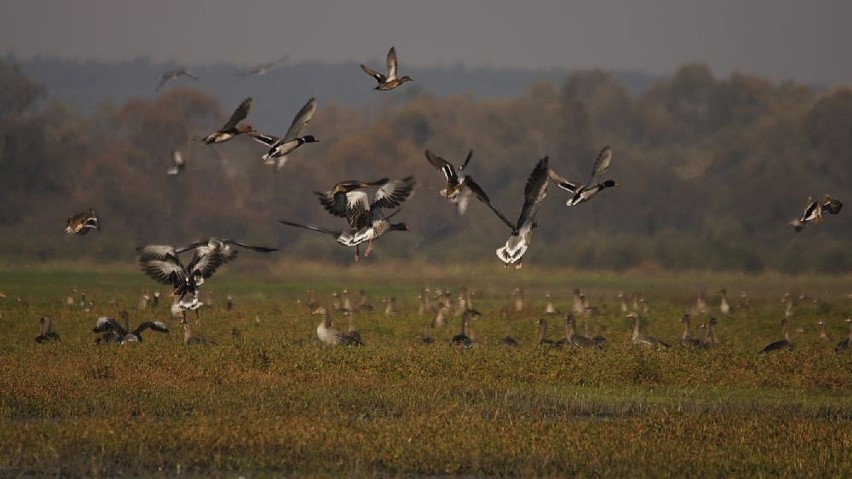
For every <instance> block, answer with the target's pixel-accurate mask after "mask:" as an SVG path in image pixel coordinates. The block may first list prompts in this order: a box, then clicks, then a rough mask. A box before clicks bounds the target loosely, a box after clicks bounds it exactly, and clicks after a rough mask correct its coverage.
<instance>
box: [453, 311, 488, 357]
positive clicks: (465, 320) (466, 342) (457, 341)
mask: <svg viewBox="0 0 852 479" xmlns="http://www.w3.org/2000/svg"><path fill="white" fill-rule="evenodd" d="M474 316H475V317H477V318H478V317H481V316H482V314H481V313H480V312H479V311H477V310H475V309H469V310H467V311H465V312H464V314H462V319H461V332H459V334H456V335H455V336H453V337H452V339H451V340H450V344H452V345H453V346H456V347H460V348H466V349H469V348H472V347H473V340H472V339H471V338H470V336H469V335H468V329H469V328H470V320H471V318H473V317H474Z"/></svg>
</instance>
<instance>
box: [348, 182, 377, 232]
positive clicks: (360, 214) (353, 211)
mask: <svg viewBox="0 0 852 479" xmlns="http://www.w3.org/2000/svg"><path fill="white" fill-rule="evenodd" d="M376 194H378V193H376ZM346 219H347V221H348V222H349V226H350V227H351V228H352V229H354V230H360V229H361V228H364V227H367V226H370V225H371V224H372V222H373V219H372V215H371V213H370V200H369V199H368V198H367V193H366V192H364V191H361V190H354V191H350V192H348V193H346Z"/></svg>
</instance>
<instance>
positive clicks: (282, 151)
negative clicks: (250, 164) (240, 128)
mask: <svg viewBox="0 0 852 479" xmlns="http://www.w3.org/2000/svg"><path fill="white" fill-rule="evenodd" d="M316 111H317V99H316V98H314V97H311V98H309V99H308V102H307V103H305V105H304V106H302V108H301V109H300V110H299V112H298V113H296V116H295V117H293V122H292V123H290V127H289V128H287V132H286V133H284V136H283V137H281V138H278V137H275V136H272V135H267V134H265V133H259V132H252V133H250V134H249V136H251V137H252V138H254V140H255V141H257V142H258V143H261V144H263V145H265V146H266V147H267V148H268V151H267V152H266V154H264V155H263V156H261V157H260V159H261V160H263V163H264V164H265V165H269V166H274V167H275V171H278V170H280V169H281V168H284V165H285V164H287V160H288V159H289V157H288V156H287V155H289V154H290V153H292V152H293V151H294V150H295V149H296V148H298V147H300V146H302V145H304V144H305V143H316V142H318V141H319V140H318V139H317V138H316V137H315V136H313V135H305V136H299V133H301V131H302V129H303V128H304V127H305V125H307V124H308V123H309V122H310V121H311V119H312V118H313V117H314V113H316Z"/></svg>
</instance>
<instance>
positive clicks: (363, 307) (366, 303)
mask: <svg viewBox="0 0 852 479" xmlns="http://www.w3.org/2000/svg"><path fill="white" fill-rule="evenodd" d="M358 298H359V299H358V310H359V311H372V310H373V305H372V303H370V298H369V297H367V292H366V291H364V290H363V289H360V290H358Z"/></svg>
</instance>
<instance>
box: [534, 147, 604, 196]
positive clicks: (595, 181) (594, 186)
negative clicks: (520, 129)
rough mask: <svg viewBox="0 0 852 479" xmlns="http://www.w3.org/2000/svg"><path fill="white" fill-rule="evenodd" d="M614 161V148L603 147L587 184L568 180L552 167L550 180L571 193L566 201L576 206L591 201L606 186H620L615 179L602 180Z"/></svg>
mask: <svg viewBox="0 0 852 479" xmlns="http://www.w3.org/2000/svg"><path fill="white" fill-rule="evenodd" d="M611 161H612V149H611V148H610V147H609V146H605V147H603V149H602V150H601V152H600V153H599V154H598V158H597V160H595V164H594V166H593V167H592V174H591V175H590V176H589V181H587V182H586V184H580V183H579V182H576V181H570V180H566V179H565V178H562V177H561V176H559V175H558V174H556V172H554V171H553V170H552V169H551V170H550V172H549V176H550V180H551V181H553V182H554V183H555V184H556V185H557V186H558V187H560V188H562V189H563V190H566V191H568V192H569V193H571V198H569V199H568V201H567V202H566V203H565V204H566V205H568V206H575V205H579V204H580V203H583V202H584V201H589V200H590V199H592V197H594V196H595V195H597V194H598V193H600V192H601V190H604V189H606V188H612V187H613V186H618V183H616V182H615V181H613V180H606V181H600V177H601V175H603V174H604V173H606V171H607V170H608V169H609V164H610V162H611Z"/></svg>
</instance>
